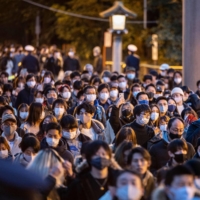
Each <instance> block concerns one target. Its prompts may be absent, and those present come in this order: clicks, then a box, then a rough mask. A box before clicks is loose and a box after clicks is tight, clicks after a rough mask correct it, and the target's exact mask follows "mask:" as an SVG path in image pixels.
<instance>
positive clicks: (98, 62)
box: [93, 46, 103, 74]
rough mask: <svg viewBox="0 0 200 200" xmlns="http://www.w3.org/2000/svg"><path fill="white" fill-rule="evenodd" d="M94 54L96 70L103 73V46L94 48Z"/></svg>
mask: <svg viewBox="0 0 200 200" xmlns="http://www.w3.org/2000/svg"><path fill="white" fill-rule="evenodd" d="M93 56H94V65H93V66H94V71H96V72H97V73H98V74H101V72H102V70H103V60H102V55H101V48H100V47H99V46H96V47H94V48H93Z"/></svg>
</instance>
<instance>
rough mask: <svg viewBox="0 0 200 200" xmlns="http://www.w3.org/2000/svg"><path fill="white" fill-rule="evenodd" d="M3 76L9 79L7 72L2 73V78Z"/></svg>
mask: <svg viewBox="0 0 200 200" xmlns="http://www.w3.org/2000/svg"><path fill="white" fill-rule="evenodd" d="M2 75H4V76H5V77H7V78H8V77H9V74H8V72H5V71H4V72H1V74H0V76H2Z"/></svg>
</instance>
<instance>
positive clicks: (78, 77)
mask: <svg viewBox="0 0 200 200" xmlns="http://www.w3.org/2000/svg"><path fill="white" fill-rule="evenodd" d="M80 80H81V77H80V76H75V77H74V78H73V80H72V82H73V83H74V82H75V81H80Z"/></svg>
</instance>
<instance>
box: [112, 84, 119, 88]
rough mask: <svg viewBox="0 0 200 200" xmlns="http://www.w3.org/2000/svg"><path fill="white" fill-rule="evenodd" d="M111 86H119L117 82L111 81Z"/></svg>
mask: <svg viewBox="0 0 200 200" xmlns="http://www.w3.org/2000/svg"><path fill="white" fill-rule="evenodd" d="M111 85H112V86H113V87H116V88H118V86H119V83H112V84H111Z"/></svg>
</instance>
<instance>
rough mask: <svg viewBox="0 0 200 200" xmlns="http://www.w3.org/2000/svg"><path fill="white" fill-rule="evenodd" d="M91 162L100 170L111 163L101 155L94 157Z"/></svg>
mask: <svg viewBox="0 0 200 200" xmlns="http://www.w3.org/2000/svg"><path fill="white" fill-rule="evenodd" d="M90 164H91V165H92V166H93V167H95V168H97V169H98V170H102V169H104V168H106V167H108V166H109V165H110V160H108V159H106V158H102V157H100V156H99V157H97V158H93V159H92V160H91V161H90Z"/></svg>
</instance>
